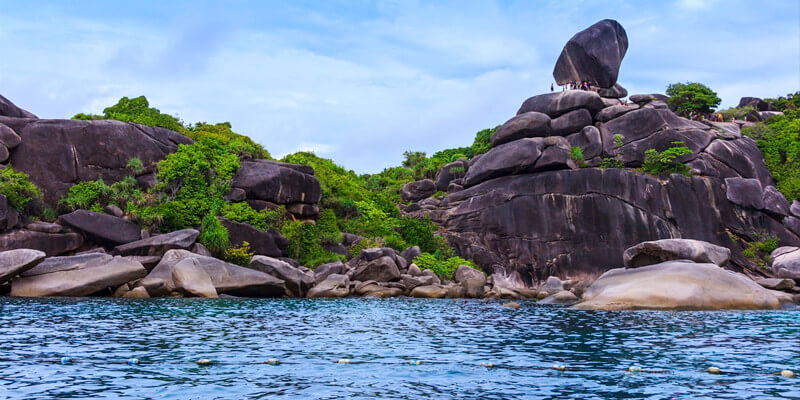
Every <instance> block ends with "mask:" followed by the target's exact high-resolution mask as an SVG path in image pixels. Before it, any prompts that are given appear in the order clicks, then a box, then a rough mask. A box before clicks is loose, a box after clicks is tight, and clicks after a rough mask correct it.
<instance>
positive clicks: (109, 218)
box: [59, 210, 142, 246]
mask: <svg viewBox="0 0 800 400" xmlns="http://www.w3.org/2000/svg"><path fill="white" fill-rule="evenodd" d="M59 220H60V221H61V223H62V224H64V225H67V226H69V227H71V228H73V229H76V230H78V231H81V232H83V234H84V235H86V237H88V238H89V239H91V240H92V241H93V242H95V243H98V244H102V245H105V246H117V245H121V244H126V243H130V242H133V241H137V240H139V239H141V233H142V230H141V228H140V227H139V225H136V224H135V223H133V222H130V221H127V220H124V219H122V218H119V217H115V216H113V215H108V214H103V213H98V212H94V211H86V210H77V211H73V212H71V213H69V214H64V215H62V216H61V217H59Z"/></svg>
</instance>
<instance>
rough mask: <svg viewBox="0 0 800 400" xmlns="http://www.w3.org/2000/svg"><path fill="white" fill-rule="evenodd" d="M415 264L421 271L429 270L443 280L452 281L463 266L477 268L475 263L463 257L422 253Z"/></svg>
mask: <svg viewBox="0 0 800 400" xmlns="http://www.w3.org/2000/svg"><path fill="white" fill-rule="evenodd" d="M414 264H417V266H418V267H420V269H429V270H431V271H433V273H435V274H436V276H438V277H439V278H441V279H448V280H452V279H453V276H454V275H455V273H456V270H457V269H458V267H459V266H461V265H466V266H469V267H472V268H475V263H473V262H472V261H469V260H465V259H463V258H461V257H448V258H444V259H443V258H442V257H437V256H436V255H434V254H430V253H422V254H420V255H419V256H417V257H415V258H414Z"/></svg>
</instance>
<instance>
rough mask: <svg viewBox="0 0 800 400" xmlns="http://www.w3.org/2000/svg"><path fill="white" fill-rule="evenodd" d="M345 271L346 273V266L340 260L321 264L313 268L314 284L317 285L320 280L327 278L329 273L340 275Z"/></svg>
mask: <svg viewBox="0 0 800 400" xmlns="http://www.w3.org/2000/svg"><path fill="white" fill-rule="evenodd" d="M345 273H347V267H346V266H345V265H344V263H342V262H341V261H334V262H331V263H327V264H322V265H320V266H318V267H317V268H315V269H314V285H318V284H319V283H320V282H322V281H324V280H325V279H327V278H328V276H329V275H333V274H339V275H342V274H345Z"/></svg>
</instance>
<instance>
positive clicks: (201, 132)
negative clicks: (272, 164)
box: [186, 122, 271, 159]
mask: <svg viewBox="0 0 800 400" xmlns="http://www.w3.org/2000/svg"><path fill="white" fill-rule="evenodd" d="M186 135H187V136H189V137H190V138H192V139H194V140H206V139H214V140H217V141H219V142H220V143H222V144H223V145H225V146H227V147H228V148H229V149H230V151H231V152H233V153H234V154H236V155H240V156H243V155H247V156H250V157H253V158H261V159H271V157H270V155H269V152H267V150H265V149H264V148H263V147H262V146H261V145H260V144H258V143H256V142H254V141H253V140H252V139H250V138H249V137H247V136H244V135H240V134H238V133H236V132H234V131H233V130H231V123H230V122H220V123H217V124H213V125H212V124H207V123H205V122H198V123H197V124H196V125H195V126H194V127H193V128H192V129H190V130H189V131H188V132H186Z"/></svg>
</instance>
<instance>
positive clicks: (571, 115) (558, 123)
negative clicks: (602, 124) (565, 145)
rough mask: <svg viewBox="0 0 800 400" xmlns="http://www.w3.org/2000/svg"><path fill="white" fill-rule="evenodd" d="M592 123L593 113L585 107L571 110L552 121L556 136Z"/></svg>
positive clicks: (573, 131)
mask: <svg viewBox="0 0 800 400" xmlns="http://www.w3.org/2000/svg"><path fill="white" fill-rule="evenodd" d="M590 125H592V115H591V114H590V113H589V110H587V109H585V108H579V109H577V110H573V111H570V112H568V113H566V114H564V115H562V116H560V117H558V118H554V119H553V121H552V122H551V123H550V126H551V128H552V134H553V135H555V136H566V135H569V134H571V133H575V132H578V131H580V130H581V129H583V128H584V127H585V126H590Z"/></svg>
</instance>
